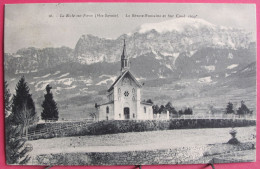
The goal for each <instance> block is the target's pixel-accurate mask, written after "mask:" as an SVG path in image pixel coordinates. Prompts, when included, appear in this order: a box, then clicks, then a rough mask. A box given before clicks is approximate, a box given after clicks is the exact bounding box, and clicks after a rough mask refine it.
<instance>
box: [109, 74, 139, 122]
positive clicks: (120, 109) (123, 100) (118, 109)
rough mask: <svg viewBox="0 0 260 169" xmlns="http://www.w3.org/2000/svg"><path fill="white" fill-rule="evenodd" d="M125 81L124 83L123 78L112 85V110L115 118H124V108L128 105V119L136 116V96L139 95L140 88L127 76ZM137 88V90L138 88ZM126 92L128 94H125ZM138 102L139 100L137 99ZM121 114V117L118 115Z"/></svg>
mask: <svg viewBox="0 0 260 169" xmlns="http://www.w3.org/2000/svg"><path fill="white" fill-rule="evenodd" d="M126 77H127V78H128V79H129V81H128V82H127V83H124V82H123V81H124V79H122V80H121V81H120V82H119V83H118V84H117V85H116V86H115V87H114V104H115V108H114V112H115V119H116V120H125V118H124V108H125V107H129V109H130V115H129V119H136V118H137V110H138V109H137V103H138V100H137V98H138V96H139V95H140V93H138V92H140V89H139V87H138V86H137V85H136V84H135V82H134V81H133V80H132V79H131V78H129V76H127V75H126ZM138 89H139V90H138ZM126 91H127V92H128V96H125V95H124V93H125V92H126ZM139 102H140V101H139ZM120 116H121V117H120Z"/></svg>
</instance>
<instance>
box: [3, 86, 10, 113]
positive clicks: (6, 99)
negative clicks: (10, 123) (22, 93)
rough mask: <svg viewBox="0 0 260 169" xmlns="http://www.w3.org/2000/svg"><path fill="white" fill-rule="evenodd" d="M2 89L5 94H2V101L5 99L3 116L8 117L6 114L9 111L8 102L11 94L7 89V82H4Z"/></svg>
mask: <svg viewBox="0 0 260 169" xmlns="http://www.w3.org/2000/svg"><path fill="white" fill-rule="evenodd" d="M4 85H5V86H4V88H5V93H4V97H5V98H4V99H5V116H8V112H9V111H10V110H11V101H10V97H11V93H10V90H9V89H8V83H7V81H5V83H4Z"/></svg>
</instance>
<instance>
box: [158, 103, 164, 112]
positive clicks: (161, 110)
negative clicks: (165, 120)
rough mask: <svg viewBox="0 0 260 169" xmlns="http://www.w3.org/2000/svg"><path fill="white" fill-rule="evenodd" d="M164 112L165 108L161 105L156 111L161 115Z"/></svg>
mask: <svg viewBox="0 0 260 169" xmlns="http://www.w3.org/2000/svg"><path fill="white" fill-rule="evenodd" d="M164 111H165V107H164V105H161V107H160V108H159V110H158V113H159V114H161V113H163V112H164Z"/></svg>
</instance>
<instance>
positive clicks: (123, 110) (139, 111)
mask: <svg viewBox="0 0 260 169" xmlns="http://www.w3.org/2000/svg"><path fill="white" fill-rule="evenodd" d="M141 88H142V85H141V84H140V83H139V82H138V81H137V79H136V78H135V76H134V75H133V74H132V73H131V71H130V62H129V57H128V56H127V54H126V45H125V41H124V46H123V52H122V55H121V73H120V76H118V77H117V79H116V80H115V82H114V83H113V84H112V86H111V87H110V88H109V89H108V91H107V92H108V102H107V103H103V104H100V105H97V106H96V109H97V117H96V118H97V120H99V121H100V120H149V119H153V110H152V104H150V103H146V102H142V101H141Z"/></svg>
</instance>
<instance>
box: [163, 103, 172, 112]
mask: <svg viewBox="0 0 260 169" xmlns="http://www.w3.org/2000/svg"><path fill="white" fill-rule="evenodd" d="M172 108H173V106H172V103H171V102H168V103H167V104H166V105H165V109H166V110H168V111H170V110H171V109H172Z"/></svg>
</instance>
